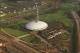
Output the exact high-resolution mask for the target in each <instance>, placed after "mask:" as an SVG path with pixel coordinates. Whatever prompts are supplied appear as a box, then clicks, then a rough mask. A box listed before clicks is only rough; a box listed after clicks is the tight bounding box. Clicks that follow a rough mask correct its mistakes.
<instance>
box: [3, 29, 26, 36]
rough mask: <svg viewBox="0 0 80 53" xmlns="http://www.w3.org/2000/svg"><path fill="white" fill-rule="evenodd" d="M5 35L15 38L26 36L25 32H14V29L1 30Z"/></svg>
mask: <svg viewBox="0 0 80 53" xmlns="http://www.w3.org/2000/svg"><path fill="white" fill-rule="evenodd" d="M3 29H4V30H5V31H6V32H7V33H9V34H11V35H13V36H15V37H19V36H22V35H25V34H27V32H23V31H19V30H15V29H11V28H3Z"/></svg>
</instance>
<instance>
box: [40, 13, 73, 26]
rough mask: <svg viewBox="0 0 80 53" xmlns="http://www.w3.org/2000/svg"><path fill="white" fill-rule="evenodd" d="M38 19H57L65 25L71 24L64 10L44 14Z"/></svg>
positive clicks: (49, 20) (50, 20) (48, 20)
mask: <svg viewBox="0 0 80 53" xmlns="http://www.w3.org/2000/svg"><path fill="white" fill-rule="evenodd" d="M40 20H44V21H46V22H52V21H56V20H58V21H60V22H62V23H63V24H64V25H65V26H68V27H71V26H72V23H71V20H70V19H69V16H68V15H67V14H66V13H64V12H56V13H49V14H44V15H41V16H40Z"/></svg>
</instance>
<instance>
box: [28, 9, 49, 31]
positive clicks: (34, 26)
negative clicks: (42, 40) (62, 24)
mask: <svg viewBox="0 0 80 53" xmlns="http://www.w3.org/2000/svg"><path fill="white" fill-rule="evenodd" d="M47 27H48V24H47V23H46V22H43V21H39V14H38V9H37V20H36V21H32V22H29V23H27V24H26V28H27V29H29V30H32V31H40V30H44V29H46V28H47Z"/></svg>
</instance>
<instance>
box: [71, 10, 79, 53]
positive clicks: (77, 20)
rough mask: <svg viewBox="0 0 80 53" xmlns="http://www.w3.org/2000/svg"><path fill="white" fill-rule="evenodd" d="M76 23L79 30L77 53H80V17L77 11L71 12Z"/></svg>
mask: <svg viewBox="0 0 80 53" xmlns="http://www.w3.org/2000/svg"><path fill="white" fill-rule="evenodd" d="M71 13H72V15H73V17H74V19H75V22H76V28H77V40H78V41H77V53H80V17H79V15H78V14H77V13H76V12H75V11H73V10H72V11H71Z"/></svg>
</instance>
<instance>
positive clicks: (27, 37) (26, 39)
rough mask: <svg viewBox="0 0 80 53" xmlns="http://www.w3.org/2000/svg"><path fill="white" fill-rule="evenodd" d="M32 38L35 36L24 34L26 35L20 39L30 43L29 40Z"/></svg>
mask: <svg viewBox="0 0 80 53" xmlns="http://www.w3.org/2000/svg"><path fill="white" fill-rule="evenodd" d="M33 38H35V36H31V35H29V36H26V37H23V38H21V40H23V41H25V42H27V43H30V42H31V40H33Z"/></svg>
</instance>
